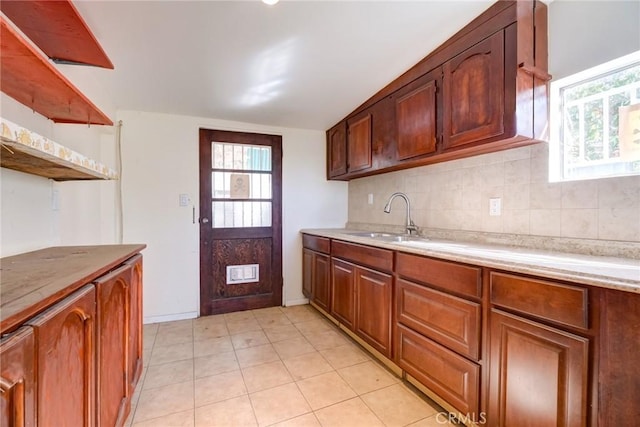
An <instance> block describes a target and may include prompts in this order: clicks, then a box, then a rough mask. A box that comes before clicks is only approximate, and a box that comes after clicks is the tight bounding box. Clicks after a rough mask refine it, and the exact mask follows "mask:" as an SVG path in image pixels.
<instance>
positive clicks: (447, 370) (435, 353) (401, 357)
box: [396, 325, 480, 417]
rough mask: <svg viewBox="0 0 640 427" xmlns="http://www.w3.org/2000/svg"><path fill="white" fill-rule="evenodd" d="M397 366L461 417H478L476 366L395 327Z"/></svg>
mask: <svg viewBox="0 0 640 427" xmlns="http://www.w3.org/2000/svg"><path fill="white" fill-rule="evenodd" d="M396 332H397V336H398V352H397V354H398V364H399V365H400V367H401V368H402V369H404V370H405V371H407V373H409V374H410V375H412V376H414V377H415V378H416V379H418V381H420V382H421V383H422V384H424V385H425V386H426V387H428V388H429V389H430V390H431V391H433V392H434V393H436V394H437V395H438V396H440V397H441V398H443V399H444V400H446V401H447V402H448V403H449V404H451V406H453V407H454V408H456V409H457V410H458V411H460V412H461V413H463V414H469V415H470V416H472V417H473V416H477V415H478V407H479V389H480V366H479V365H477V364H475V363H473V362H470V361H468V360H467V359H465V358H463V357H461V356H459V355H457V354H456V353H454V352H452V351H450V350H447V349H446V348H444V347H442V346H440V345H439V344H436V343H435V342H433V341H431V340H430V339H428V338H425V337H423V336H422V335H420V334H418V333H416V332H413V331H412V330H410V329H407V328H405V327H403V326H402V325H398V326H397V329H396Z"/></svg>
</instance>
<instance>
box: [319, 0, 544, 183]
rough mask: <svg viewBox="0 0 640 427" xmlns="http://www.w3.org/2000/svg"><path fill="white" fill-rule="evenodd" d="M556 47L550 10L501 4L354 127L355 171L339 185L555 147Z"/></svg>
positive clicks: (388, 90) (382, 97) (378, 98)
mask: <svg viewBox="0 0 640 427" xmlns="http://www.w3.org/2000/svg"><path fill="white" fill-rule="evenodd" d="M547 45H548V41H547V6H546V5H545V4H544V3H542V2H540V1H539V0H520V1H515V0H501V1H497V2H495V3H494V4H493V5H492V6H491V7H489V8H488V9H487V10H486V11H485V12H483V13H482V14H481V15H479V16H478V17H477V18H476V19H474V20H473V21H472V22H470V23H469V24H468V25H467V26H465V27H464V28H462V29H461V30H460V31H458V32H457V33H456V34H455V35H453V36H452V37H451V38H449V39H448V40H447V41H445V42H444V43H443V44H442V45H440V46H439V47H438V48H436V49H435V50H433V51H432V52H431V53H430V54H429V55H427V56H426V57H425V58H423V59H422V60H421V61H420V62H418V63H417V64H416V65H414V66H413V67H411V68H410V69H409V70H407V71H406V72H404V73H403V74H402V75H400V76H399V77H398V78H396V79H395V80H394V81H392V82H390V83H389V84H387V85H386V86H385V87H383V88H382V89H380V90H379V91H378V92H377V93H376V94H375V95H373V96H372V97H371V98H369V99H368V100H367V101H365V102H364V103H363V104H362V105H360V106H359V107H357V108H356V109H355V110H354V111H353V112H352V113H350V114H349V115H348V116H347V117H346V120H347V122H348V127H349V130H350V132H351V134H349V135H348V141H349V142H348V144H347V147H348V148H347V150H348V156H347V159H348V162H347V163H348V165H349V166H348V167H347V171H346V173H344V174H342V175H340V176H339V177H338V178H337V179H345V180H347V179H353V178H359V177H363V176H367V175H374V174H379V173H384V172H391V171H394V170H399V169H406V168H410V167H416V166H423V165H427V164H432V163H438V162H444V161H449V160H454V159H459V158H464V157H471V156H475V155H480V154H486V153H491V152H495V151H500V150H506V149H510V148H516V147H521V146H524V145H529V144H533V143H535V142H538V141H541V140H545V139H547V131H548V123H547V122H548V115H549V113H548V104H547V98H548V88H547V83H548V81H549V80H550V79H551V76H549V74H548V73H547ZM389 99H391V101H392V102H388V100H389ZM387 104H388V105H387ZM367 115H370V117H369V119H368V120H370V122H371V123H367ZM356 125H357V126H356ZM354 127H355V128H356V129H354ZM354 130H357V132H355V134H354ZM352 140H356V141H363V142H362V143H361V144H355V145H353V146H352V144H351V141H352ZM367 140H369V141H370V144H369V143H366V142H364V141H367ZM329 144H331V141H330V140H329ZM367 150H371V151H370V152H368V151H367ZM328 167H333V166H332V165H329V166H328ZM342 170H344V169H342ZM354 172H355V173H354ZM330 178H331V176H330Z"/></svg>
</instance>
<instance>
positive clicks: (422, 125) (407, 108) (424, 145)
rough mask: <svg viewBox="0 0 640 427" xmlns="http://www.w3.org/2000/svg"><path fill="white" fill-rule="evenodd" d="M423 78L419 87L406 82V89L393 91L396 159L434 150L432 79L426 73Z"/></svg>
mask: <svg viewBox="0 0 640 427" xmlns="http://www.w3.org/2000/svg"><path fill="white" fill-rule="evenodd" d="M427 77H428V79H427V81H426V82H420V83H421V84H420V86H418V87H414V86H415V85H408V86H409V88H408V90H407V89H405V90H400V91H399V92H398V93H397V99H396V126H397V148H396V149H397V155H396V158H397V160H406V159H411V158H413V157H418V156H423V155H426V154H431V153H434V152H435V151H436V140H437V136H436V135H437V130H438V129H437V122H436V81H435V80H434V79H433V78H431V76H430V75H429V76H427ZM423 80H424V79H423ZM405 92H406V93H405Z"/></svg>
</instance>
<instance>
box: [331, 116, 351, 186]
mask: <svg viewBox="0 0 640 427" xmlns="http://www.w3.org/2000/svg"><path fill="white" fill-rule="evenodd" d="M327 156H328V157H329V158H328V161H327V165H328V170H327V176H328V178H334V177H337V176H340V175H344V174H346V173H347V123H346V122H344V121H342V122H340V123H338V124H337V125H335V126H334V127H332V128H331V129H329V130H328V131H327Z"/></svg>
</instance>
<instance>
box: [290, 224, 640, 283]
mask: <svg viewBox="0 0 640 427" xmlns="http://www.w3.org/2000/svg"><path fill="white" fill-rule="evenodd" d="M301 232H302V233H306V234H313V235H316V236H322V237H328V238H331V239H338V240H343V241H347V242H353V243H360V244H363V245H369V246H376V247H381V248H386V249H392V250H395V251H401V252H407V253H413V254H416V255H424V256H430V257H435V258H440V259H445V260H450V261H456V262H462V263H467V264H474V265H478V266H482V267H490V268H496V269H501V270H507V271H511V272H515V273H525V274H532V275H535V276H540V277H545V278H549V279H558V280H566V281H569V282H575V283H581V284H585V285H593V286H598V287H603V288H610V289H618V290H622V291H627V292H634V293H640V260H638V259H629V258H616V257H604V256H593V255H581V254H572V253H564V252H558V251H545V250H539V249H530V248H519V247H513V246H506V245H494V244H479V243H470V242H462V241H452V240H439V239H416V240H409V241H404V242H391V241H384V240H380V239H377V238H372V237H366V236H361V235H360V236H359V235H353V233H358V232H360V230H349V229H305V230H301ZM365 232H366V231H365Z"/></svg>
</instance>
